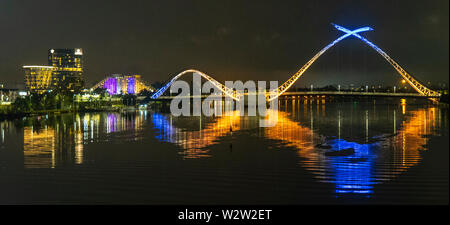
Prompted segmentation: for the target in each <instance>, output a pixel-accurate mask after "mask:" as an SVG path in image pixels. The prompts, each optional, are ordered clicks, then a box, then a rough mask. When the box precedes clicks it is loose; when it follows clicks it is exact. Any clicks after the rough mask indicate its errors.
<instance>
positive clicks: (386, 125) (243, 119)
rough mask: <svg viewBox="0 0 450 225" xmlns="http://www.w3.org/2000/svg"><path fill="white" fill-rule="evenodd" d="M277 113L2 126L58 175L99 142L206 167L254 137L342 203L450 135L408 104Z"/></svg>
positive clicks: (26, 161)
mask: <svg viewBox="0 0 450 225" xmlns="http://www.w3.org/2000/svg"><path fill="white" fill-rule="evenodd" d="M274 113H277V112H274V111H270V112H269V116H268V118H266V119H275V118H277V119H278V122H277V123H276V126H274V127H268V128H259V119H260V117H249V116H239V114H240V112H239V111H235V112H233V114H232V115H229V116H227V115H223V116H218V117H204V116H201V117H172V116H171V115H170V114H163V113H157V112H147V111H137V112H125V113H116V112H111V113H85V114H63V115H54V116H39V117H30V118H26V119H23V120H15V121H2V122H0V135H1V147H2V148H3V147H4V146H5V145H8V144H11V143H12V142H14V140H16V139H22V138H23V165H24V167H25V168H56V167H61V166H71V165H77V164H86V163H88V162H89V154H88V153H89V152H87V151H88V150H87V149H88V146H87V145H89V144H90V143H92V142H112V143H114V142H116V141H117V142H118V143H123V142H128V141H130V142H140V141H141V140H143V139H145V140H146V141H150V142H151V141H153V142H155V141H157V142H166V143H170V144H174V145H176V146H178V148H179V154H180V156H179V157H177V159H179V158H183V159H202V158H208V157H212V156H214V152H213V151H211V149H212V146H213V145H230V144H231V143H232V142H233V141H238V140H242V138H243V139H245V138H247V137H248V135H252V136H256V137H258V138H261V139H266V140H270V141H272V140H275V142H273V144H271V145H269V146H267V149H293V150H294V151H295V153H294V157H298V165H299V166H300V167H302V168H304V169H306V170H307V171H309V172H310V173H312V174H313V175H314V176H315V178H316V180H317V181H320V182H327V183H332V184H334V185H335V189H334V192H335V194H336V195H337V196H343V195H345V196H349V195H351V196H353V195H356V196H371V194H372V193H373V191H374V185H376V184H379V183H383V182H386V181H389V180H392V179H394V178H396V177H397V176H399V174H401V173H402V172H404V171H406V170H408V169H409V168H411V167H412V166H415V165H417V164H418V163H419V162H420V161H421V151H426V150H427V143H428V140H429V138H430V137H432V136H433V135H438V134H440V132H443V130H444V129H443V128H446V129H448V127H441V126H447V124H448V114H447V113H446V111H445V110H444V111H443V109H441V108H439V107H437V106H435V105H425V106H424V105H421V106H417V105H416V106H414V105H412V104H410V103H409V100H408V103H407V102H406V100H401V101H399V102H398V103H391V104H384V103H377V102H375V101H374V102H368V103H367V102H366V103H363V102H348V103H330V102H327V101H326V100H325V99H311V98H293V99H284V100H280V109H279V111H278V116H277V117H275V116H273V114H274ZM147 114H148V115H147ZM147 118H148V119H149V125H150V127H151V128H152V129H151V130H149V129H147V128H146V127H147V126H146V123H147ZM14 129H17V131H16V132H13V130H14ZM17 134H20V135H17ZM22 134H23V137H22V136H21V135H22ZM154 137H155V138H156V139H157V140H155V139H154ZM230 137H233V138H230ZM20 141H21V140H20ZM270 143H272V142H270ZM249 145H251V143H250V144H248V145H246V146H245V147H244V148H242V147H241V148H240V149H239V148H237V149H236V150H237V151H245V150H246V149H245V148H251V146H249ZM10 149H17V148H10ZM267 149H261V151H266V150H267ZM157 150H158V149H149V151H157ZM286 151H288V150H286ZM0 154H2V153H1V152H0ZM21 154H22V153H21ZM123 154H127V152H126V151H124V153H123ZM166 160H170V159H166ZM0 163H3V162H2V159H1V158H0ZM299 182H302V181H299Z"/></svg>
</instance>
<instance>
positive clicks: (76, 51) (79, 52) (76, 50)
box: [75, 48, 83, 55]
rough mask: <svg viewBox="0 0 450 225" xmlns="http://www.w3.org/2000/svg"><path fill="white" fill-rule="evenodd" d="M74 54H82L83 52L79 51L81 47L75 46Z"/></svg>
mask: <svg viewBox="0 0 450 225" xmlns="http://www.w3.org/2000/svg"><path fill="white" fill-rule="evenodd" d="M75 55H83V52H82V51H81V49H79V48H77V49H75Z"/></svg>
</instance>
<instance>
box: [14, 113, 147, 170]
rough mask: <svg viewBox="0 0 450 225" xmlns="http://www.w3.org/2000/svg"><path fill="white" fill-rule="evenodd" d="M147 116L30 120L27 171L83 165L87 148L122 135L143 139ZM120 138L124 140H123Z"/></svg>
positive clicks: (25, 150) (25, 148)
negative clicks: (92, 144)
mask: <svg viewBox="0 0 450 225" xmlns="http://www.w3.org/2000/svg"><path fill="white" fill-rule="evenodd" d="M146 116H147V112H146V111H139V112H136V113H135V112H132V113H124V114H120V113H92V114H91V113H86V114H75V115H72V114H67V115H62V116H61V115H58V116H54V117H50V118H49V117H48V116H46V117H41V116H39V117H34V118H28V119H27V121H26V122H27V123H29V124H30V125H29V126H28V125H25V126H24V127H23V134H24V138H23V140H24V145H23V155H24V167H25V168H55V167H57V166H60V165H68V164H69V165H70V164H75V165H76V164H83V163H84V161H85V150H84V149H85V145H87V144H89V143H91V142H101V141H109V140H110V139H111V138H112V136H110V135H115V136H114V137H116V136H117V135H118V134H119V133H120V132H125V131H126V132H125V133H126V139H127V140H131V141H135V140H138V139H140V138H142V137H143V134H140V133H139V131H140V130H142V129H143V124H144V121H145V119H146ZM119 138H120V136H119Z"/></svg>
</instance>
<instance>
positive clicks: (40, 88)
mask: <svg viewBox="0 0 450 225" xmlns="http://www.w3.org/2000/svg"><path fill="white" fill-rule="evenodd" d="M23 69H24V70H25V87H26V89H27V90H28V91H30V92H36V93H43V92H45V91H48V90H53V89H55V88H56V86H57V85H58V79H57V78H56V76H54V72H55V71H56V69H57V68H55V67H53V66H23Z"/></svg>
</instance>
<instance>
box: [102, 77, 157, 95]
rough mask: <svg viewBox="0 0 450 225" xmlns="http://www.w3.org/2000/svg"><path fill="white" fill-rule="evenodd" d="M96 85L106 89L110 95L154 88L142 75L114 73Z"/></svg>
mask: <svg viewBox="0 0 450 225" xmlns="http://www.w3.org/2000/svg"><path fill="white" fill-rule="evenodd" d="M95 87H96V88H98V87H100V88H104V89H106V90H107V91H108V93H109V94H110V95H117V94H138V93H139V92H141V91H143V90H150V91H152V90H153V88H151V87H150V86H149V85H146V84H144V82H143V81H142V79H141V76H140V75H121V74H113V75H111V76H110V77H107V78H106V79H104V80H103V81H101V82H100V83H99V84H97V85H96V86H95Z"/></svg>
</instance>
